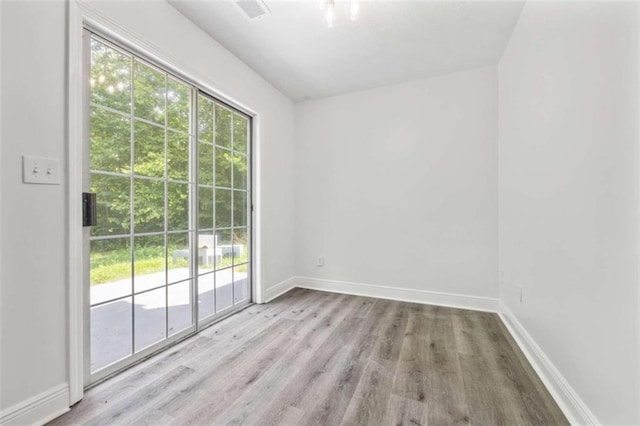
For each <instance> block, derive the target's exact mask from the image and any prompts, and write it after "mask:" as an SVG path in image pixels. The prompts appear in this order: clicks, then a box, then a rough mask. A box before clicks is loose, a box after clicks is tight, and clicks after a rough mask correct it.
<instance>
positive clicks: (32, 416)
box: [0, 383, 69, 426]
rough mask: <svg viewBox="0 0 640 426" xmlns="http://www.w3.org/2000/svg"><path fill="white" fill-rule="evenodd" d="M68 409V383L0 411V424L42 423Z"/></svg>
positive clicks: (7, 425)
mask: <svg viewBox="0 0 640 426" xmlns="http://www.w3.org/2000/svg"><path fill="white" fill-rule="evenodd" d="M67 411H69V384H68V383H64V384H62V385H58V386H55V387H53V388H51V389H49V390H47V391H44V392H42V393H41V394H40V395H36V396H34V397H32V398H29V399H27V400H25V401H22V402H19V403H17V404H15V405H13V406H11V407H9V408H7V409H5V410H2V413H0V424H1V425H6V426H9V425H16V426H17V425H20V426H22V425H43V424H45V423H47V422H49V421H51V420H53V419H55V418H56V417H58V416H60V415H62V414H64V413H66V412H67Z"/></svg>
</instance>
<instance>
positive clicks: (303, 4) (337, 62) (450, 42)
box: [169, 0, 524, 101]
mask: <svg viewBox="0 0 640 426" xmlns="http://www.w3.org/2000/svg"><path fill="white" fill-rule="evenodd" d="M169 2H170V3H171V4H172V5H173V6H174V7H175V8H176V9H177V10H179V11H180V12H181V13H182V14H184V15H185V16H187V17H188V18H189V19H191V20H192V21H193V22H194V23H195V24H196V25H198V26H199V27H200V28H202V29H203V30H204V31H206V32H207V33H208V34H210V35H211V36H212V37H213V38H214V39H216V40H217V41H218V42H220V43H221V44H222V45H223V46H225V47H226V48H227V49H229V50H230V51H231V52H232V53H233V54H235V55H236V56H237V57H239V58H240V59H242V60H243V61H244V62H245V63H247V64H248V65H249V66H250V67H252V68H253V69H254V70H255V71H256V72H258V73H259V74H260V75H262V76H263V77H264V78H265V79H266V80H267V81H269V82H270V83H271V84H273V85H274V86H275V87H276V88H278V89H279V90H280V91H282V92H283V93H284V94H286V95H287V96H289V97H290V98H291V99H293V100H294V101H301V100H307V99H315V98H320V97H324V96H330V95H335V94H340V93H345V92H351V91H354V90H361V89H368V88H372V87H378V86H383V85H388V84H393V83H402V82H406V81H411V80H416V79H419V78H425V77H432V76H436V75H441V74H446V73H450V72H454V71H460V70H465V69H471V68H477V67H481V66H485V65H492V64H496V63H497V62H498V60H499V59H500V56H501V55H502V52H503V50H504V48H505V47H506V45H507V42H508V41H509V37H510V36H511V32H512V30H513V28H514V26H515V24H516V21H517V20H518V17H519V16H520V12H521V11H522V7H523V5H524V2H523V1H496V2H488V1H487V2H484V1H469V2H457V1H398V0H387V1H376V2H374V1H361V2H360V13H359V17H358V19H357V20H356V21H349V19H348V14H347V10H346V4H345V3H344V2H336V8H335V10H336V24H335V26H334V27H333V28H328V27H327V25H326V22H325V20H324V13H323V12H322V11H321V10H320V8H319V6H318V1H317V0H306V1H273V0H266V4H267V5H268V7H269V8H270V9H271V12H272V13H271V14H270V15H266V16H265V17H263V18H262V19H260V20H249V19H248V18H247V17H246V16H245V15H244V14H243V13H242V11H241V10H240V8H239V7H238V6H237V5H236V4H235V1H234V0H208V1H205V0H169Z"/></svg>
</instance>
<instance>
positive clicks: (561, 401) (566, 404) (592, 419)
mask: <svg viewBox="0 0 640 426" xmlns="http://www.w3.org/2000/svg"><path fill="white" fill-rule="evenodd" d="M499 315H500V318H501V319H502V322H503V323H504V325H505V326H506V327H507V329H508V330H509V332H510V333H511V335H512V336H513V338H514V340H515V341H516V343H517V344H518V346H519V347H520V349H521V350H522V352H523V353H524V355H525V356H526V357H527V359H528V360H529V363H530V364H531V366H532V367H533V369H534V370H535V371H536V373H538V376H539V377H540V379H541V380H542V382H543V383H544V385H545V386H546V388H547V390H548V391H549V393H550V394H551V396H552V397H553V399H554V400H555V401H556V403H557V404H558V406H559V407H560V409H561V410H562V412H563V413H564V415H565V416H566V417H567V419H568V420H569V422H570V423H571V424H572V425H600V424H601V423H600V422H599V421H598V419H597V418H596V416H595V415H594V414H593V413H592V412H591V410H589V407H587V405H586V404H585V403H584V401H583V400H582V399H581V398H580V396H579V395H578V394H577V393H576V391H575V390H574V389H573V388H572V387H571V385H570V384H569V382H567V380H566V379H565V378H564V376H563V375H562V374H561V373H560V371H558V369H557V368H556V366H555V365H553V363H552V362H551V360H550V359H549V357H547V355H546V354H545V353H544V351H543V350H542V348H540V346H538V344H537V343H536V341H535V340H534V339H533V337H531V335H530V334H529V333H528V332H527V330H526V329H525V328H524V326H523V325H522V324H521V323H520V322H519V321H518V320H517V318H516V317H515V315H513V313H512V312H511V311H510V310H509V308H507V307H506V306H505V305H504V304H501V309H500V313H499Z"/></svg>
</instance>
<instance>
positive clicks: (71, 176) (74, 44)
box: [67, 0, 265, 405]
mask: <svg viewBox="0 0 640 426" xmlns="http://www.w3.org/2000/svg"><path fill="white" fill-rule="evenodd" d="M67 4H68V5H69V9H68V18H69V20H68V29H67V31H68V32H67V34H68V49H67V55H68V58H67V63H68V80H67V83H68V99H67V115H68V117H67V120H68V122H67V141H68V147H67V160H68V169H67V182H68V187H67V208H68V211H67V235H68V237H69V240H68V244H67V250H68V277H67V278H68V281H69V294H68V301H69V317H68V321H69V324H68V330H69V340H68V344H69V403H70V405H73V404H75V403H77V402H78V401H80V400H81V399H82V397H83V395H84V368H85V367H84V362H85V360H84V345H85V343H86V342H84V340H85V339H84V332H85V330H84V328H85V323H86V314H85V312H84V309H85V303H84V297H85V295H84V275H85V273H86V271H84V264H83V228H82V225H81V224H82V202H81V197H80V194H81V193H82V182H83V179H82V177H83V155H84V153H83V143H84V137H85V135H84V133H85V131H86V129H85V128H84V120H83V114H84V109H85V105H84V93H83V83H84V80H83V79H84V74H83V56H84V52H83V30H84V26H85V25H90V26H91V27H93V28H98V29H100V30H101V31H102V32H103V33H105V34H109V35H112V36H113V37H114V38H115V39H122V40H126V41H127V44H131V45H133V46H135V47H136V48H138V49H139V50H140V51H142V52H145V53H146V54H147V56H148V57H151V58H153V59H154V60H156V61H157V62H158V63H160V64H163V65H166V66H167V68H168V69H175V70H180V72H181V74H182V75H183V76H184V77H187V78H188V79H189V80H191V81H193V82H196V83H197V85H198V86H199V87H201V88H202V89H203V90H206V91H207V92H208V93H209V94H211V95H213V96H215V97H216V98H218V99H220V100H221V101H223V102H226V103H228V104H229V105H231V106H233V107H235V108H237V109H239V110H240V111H243V112H245V113H247V114H248V115H250V116H251V117H252V149H253V152H252V161H253V164H252V172H251V176H252V192H253V194H252V199H253V200H252V202H253V205H254V209H253V217H252V221H251V223H252V225H253V229H252V233H253V234H252V237H253V240H252V241H253V260H252V267H251V271H252V285H253V288H252V291H253V299H254V301H255V302H257V303H263V302H264V295H265V292H264V290H263V286H264V282H263V275H264V274H263V267H262V264H261V261H260V260H261V256H260V254H261V238H260V235H261V229H262V227H261V217H260V214H259V212H260V210H261V209H260V206H261V197H260V194H261V185H260V183H261V182H260V172H261V170H260V152H261V149H260V147H261V145H262V143H261V138H260V125H261V120H260V118H261V117H260V114H258V113H257V112H256V111H255V110H253V109H252V108H250V107H248V106H247V105H245V104H243V103H242V102H239V101H238V100H237V99H234V98H233V97H230V96H227V95H226V94H225V93H223V92H221V91H220V90H218V89H216V88H215V87H214V86H215V82H211V79H210V78H207V77H206V76H205V75H203V74H201V73H199V72H197V71H196V70H194V69H192V68H191V67H189V66H188V64H181V63H179V62H178V61H177V60H175V59H174V58H172V57H171V55H169V54H167V53H166V52H165V51H163V49H161V48H160V47H158V46H155V45H153V44H151V43H149V42H147V41H145V40H143V39H141V38H139V37H137V36H136V35H135V34H133V33H132V32H131V31H129V30H128V29H126V28H124V27H122V26H121V25H119V24H118V23H116V22H114V21H113V20H111V19H110V18H108V17H106V16H104V15H103V14H102V13H100V12H99V11H97V10H96V9H95V7H94V6H92V5H91V4H88V3H87V2H84V1H82V0H70V1H69V2H68V3H67Z"/></svg>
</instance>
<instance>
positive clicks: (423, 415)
mask: <svg viewBox="0 0 640 426" xmlns="http://www.w3.org/2000/svg"><path fill="white" fill-rule="evenodd" d="M428 412H429V409H428V406H427V404H426V403H424V402H420V401H416V400H415V399H410V398H403V397H401V396H397V395H391V397H390V398H389V403H388V404H387V409H386V414H385V420H384V422H382V423H376V424H378V425H394V426H396V425H397V426H427V415H428Z"/></svg>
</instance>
